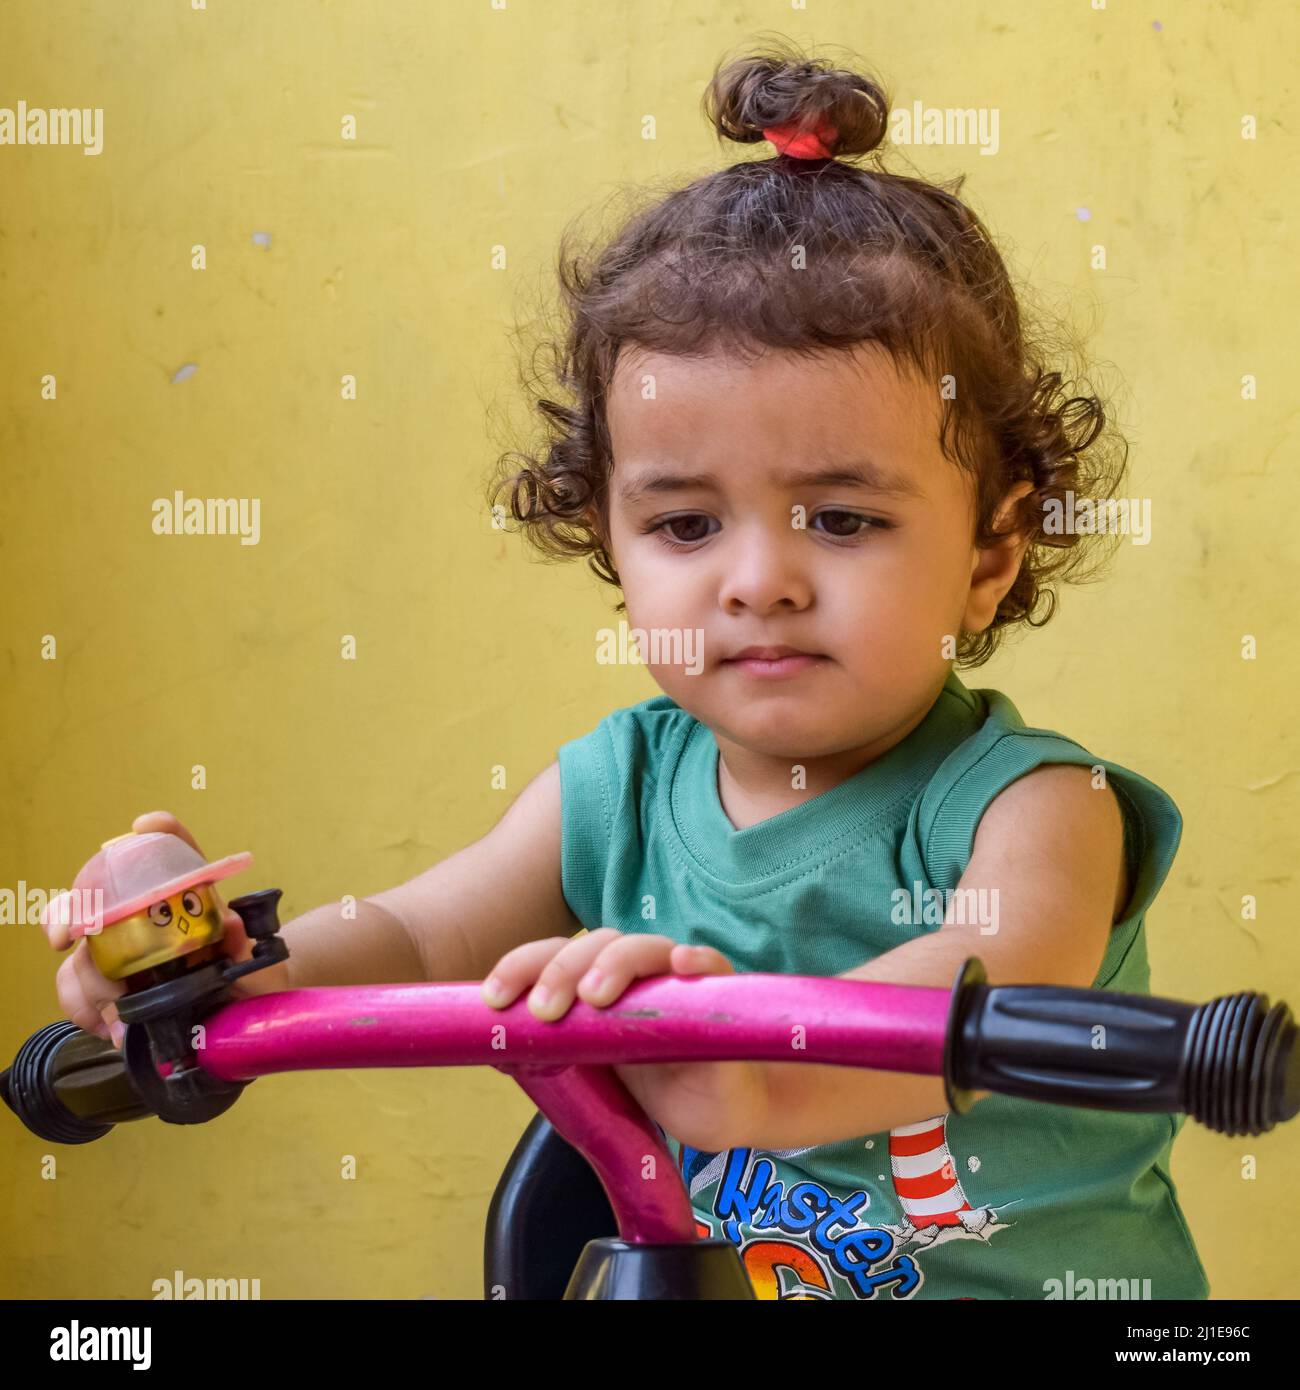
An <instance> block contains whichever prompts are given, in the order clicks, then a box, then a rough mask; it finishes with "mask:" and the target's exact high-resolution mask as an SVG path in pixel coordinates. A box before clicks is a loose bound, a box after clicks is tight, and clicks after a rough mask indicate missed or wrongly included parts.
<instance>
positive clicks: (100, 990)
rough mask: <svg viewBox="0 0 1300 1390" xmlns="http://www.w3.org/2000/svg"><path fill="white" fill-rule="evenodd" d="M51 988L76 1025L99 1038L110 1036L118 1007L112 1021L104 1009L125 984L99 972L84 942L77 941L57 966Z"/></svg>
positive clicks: (116, 996) (115, 997)
mask: <svg viewBox="0 0 1300 1390" xmlns="http://www.w3.org/2000/svg"><path fill="white" fill-rule="evenodd" d="M54 989H55V993H56V994H57V995H58V998H59V1007H60V1008H61V1009H62V1010H63V1012H64V1013H65V1014H66V1015H67V1017H68V1018H69V1019H70V1020H71V1021H72V1022H73V1023H75V1024H76V1025H77V1027H78V1028H80V1029H82V1030H83V1031H84V1032H87V1033H97V1034H98V1035H99V1036H100V1037H101V1038H107V1037H108V1036H109V1024H110V1022H111V1021H113V1020H116V1018H117V1010H116V1008H115V1007H114V1008H113V1015H112V1020H109V1019H107V1018H106V1017H105V1015H104V1009H105V1007H106V1006H112V1004H113V1001H114V1000H115V999H117V998H118V997H119V996H121V995H122V994H123V993H125V986H124V985H123V984H122V983H121V981H119V980H109V979H105V977H104V976H103V975H101V974H100V973H99V971H98V969H96V967H95V964H94V962H93V961H92V960H91V959H90V948H89V946H88V945H87V943H86V942H85V941H81V942H78V944H77V949H76V950H75V951H74V952H73V953H72V954H71V955H70V956H69V957H68V958H67V960H65V961H64V962H63V964H62V965H60V966H59V969H58V973H57V974H56V975H55V977H54Z"/></svg>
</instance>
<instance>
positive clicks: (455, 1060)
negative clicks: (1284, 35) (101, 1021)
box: [0, 836, 1300, 1300]
mask: <svg viewBox="0 0 1300 1390" xmlns="http://www.w3.org/2000/svg"><path fill="white" fill-rule="evenodd" d="M121 838H122V839H123V840H126V839H134V840H136V841H156V840H174V838H175V837H172V836H157V837H154V836H137V837H121ZM118 844H119V842H118V841H110V842H108V843H107V844H106V845H105V847H104V851H105V852H106V853H107V852H108V851H110V850H111V849H112V848H113V846H115V845H118ZM126 848H127V849H130V850H132V851H133V852H134V851H139V852H140V853H144V852H146V851H147V852H148V854H150V855H152V856H153V862H154V864H155V865H156V864H157V863H158V862H159V860H158V856H159V855H161V856H162V858H163V859H168V858H169V857H170V861H171V867H170V868H167V869H165V870H164V871H161V872H159V871H158V870H157V869H156V868H154V869H153V870H151V871H150V872H148V873H145V875H144V877H143V879H141V880H139V881H136V882H135V883H134V884H133V885H132V886H131V887H130V888H128V889H126V890H124V891H120V892H119V893H118V897H117V900H116V902H115V904H114V905H113V907H111V908H110V910H109V911H108V912H101V913H100V920H99V921H98V923H97V924H91V925H87V926H85V928H84V930H85V934H87V935H90V936H91V937H92V946H93V948H94V949H96V950H97V952H98V954H97V960H102V961H103V962H104V964H105V965H107V966H108V967H109V969H111V970H113V971H115V972H116V975H117V978H121V979H123V980H124V981H125V983H126V985H127V992H126V993H125V994H123V995H122V996H121V998H120V999H119V1000H118V1001H117V1007H118V1014H119V1017H120V1018H121V1020H122V1022H123V1024H124V1025H125V1034H124V1037H123V1039H122V1044H121V1048H120V1050H119V1049H118V1048H117V1047H114V1046H113V1045H112V1044H111V1043H109V1042H107V1041H105V1040H104V1039H102V1038H100V1037H98V1036H96V1035H94V1034H90V1033H86V1032H84V1031H82V1030H81V1029H80V1028H77V1027H76V1026H75V1025H73V1024H72V1023H70V1022H66V1021H62V1022H58V1023H52V1024H50V1025H48V1026H47V1027H45V1028H42V1029H41V1030H40V1031H38V1032H37V1033H36V1034H34V1035H33V1036H32V1037H31V1038H30V1039H28V1041H27V1042H26V1043H24V1044H23V1046H22V1047H21V1048H20V1050H19V1052H18V1054H17V1057H16V1058H15V1060H14V1062H13V1064H12V1066H10V1067H9V1068H7V1069H6V1070H5V1071H4V1072H2V1073H0V1093H2V1094H3V1098H4V1100H5V1102H6V1104H7V1105H8V1106H9V1108H10V1109H11V1110H12V1111H13V1112H14V1114H16V1115H17V1116H18V1118H19V1119H20V1120H21V1121H22V1122H23V1123H24V1124H25V1125H26V1126H27V1128H28V1129H30V1130H31V1131H32V1133H34V1134H37V1135H39V1136H40V1137H41V1138H43V1139H45V1140H46V1141H48V1142H51V1143H62V1144H83V1143H87V1142H89V1141H91V1140H95V1139H99V1138H102V1137H104V1136H105V1135H107V1134H108V1133H110V1131H111V1130H112V1129H113V1127H114V1126H115V1125H117V1124H121V1123H123V1122H124V1121H130V1120H136V1119H140V1118H144V1117H148V1116H156V1117H158V1118H160V1119H161V1120H163V1121H164V1122H166V1123H169V1124H199V1123H204V1122H207V1121H209V1120H212V1119H214V1118H215V1117H216V1116H218V1115H220V1114H222V1113H224V1112H225V1111H226V1110H228V1109H229V1108H230V1107H231V1106H232V1105H233V1104H234V1103H235V1101H236V1100H237V1099H238V1097H239V1096H240V1094H241V1093H242V1092H243V1090H244V1088H245V1087H246V1086H247V1085H248V1084H249V1083H250V1082H251V1081H253V1080H254V1079H255V1078H257V1077H262V1076H268V1075H270V1074H272V1073H275V1072H289V1071H304V1070H310V1069H319V1068H357V1067H445V1066H491V1067H495V1068H496V1069H497V1070H499V1071H501V1072H504V1073H505V1074H506V1075H508V1076H510V1077H512V1078H513V1079H514V1080H515V1081H516V1082H517V1083H518V1084H519V1085H520V1086H521V1087H522V1088H523V1090H524V1091H525V1092H526V1094H527V1095H528V1097H529V1099H530V1100H531V1101H532V1102H533V1103H534V1104H535V1105H536V1106H537V1110H538V1114H537V1115H536V1116H535V1117H534V1119H533V1121H532V1122H531V1123H530V1124H529V1126H528V1128H527V1130H526V1131H525V1133H524V1135H523V1137H522V1138H521V1140H520V1142H519V1144H518V1145H517V1147H516V1149H515V1151H514V1153H513V1154H512V1155H511V1158H510V1160H509V1163H508V1164H507V1166H506V1168H505V1170H504V1172H503V1174H502V1177H501V1179H500V1181H499V1182H498V1184H497V1186H496V1190H495V1194H494V1196H493V1199H492V1203H491V1207H490V1209H489V1213H488V1220H487V1231H486V1240H485V1250H484V1295H485V1297H486V1298H488V1299H500V1298H507V1299H512V1300H513V1299H557V1298H564V1299H747V1298H753V1297H754V1290H753V1287H752V1285H751V1283H750V1280H749V1277H748V1275H747V1273H746V1271H745V1268H744V1266H743V1264H742V1262H741V1259H740V1257H739V1254H738V1251H737V1248H736V1246H735V1245H734V1244H733V1243H732V1242H730V1241H728V1240H725V1239H721V1238H704V1237H701V1235H700V1233H699V1231H697V1228H696V1222H695V1218H694V1214H693V1211H692V1207H691V1203H690V1200H689V1198H688V1196H687V1192H686V1188H685V1185H684V1183H683V1180H682V1176H681V1174H680V1173H679V1171H678V1169H677V1166H676V1165H675V1163H674V1161H673V1158H672V1155H671V1153H670V1152H669V1150H668V1149H667V1147H666V1144H665V1141H664V1136H663V1133H662V1131H660V1130H659V1128H658V1127H657V1126H656V1125H655V1124H654V1123H653V1122H652V1120H651V1119H650V1118H649V1116H647V1115H646V1114H645V1112H644V1111H643V1110H641V1108H640V1107H639V1106H638V1105H637V1104H636V1102H635V1101H634V1100H633V1098H632V1096H631V1095H630V1093H629V1092H628V1090H627V1088H626V1087H625V1086H624V1085H623V1084H622V1082H621V1081H620V1080H619V1078H618V1076H617V1074H616V1072H615V1071H614V1067H615V1066H619V1065H632V1064H636V1063H652V1062H684V1061H709V1060H711V1061H734V1060H742V1059H757V1060H769V1061H782V1062H789V1061H795V1062H807V1063H812V1064H823V1065H834V1066H844V1067H869V1068H874V1069H878V1070H883V1071H894V1072H906V1073H913V1074H918V1075H929V1076H941V1077H942V1078H943V1083H944V1090H945V1095H946V1098H947V1102H948V1105H949V1107H950V1109H951V1110H952V1111H954V1112H956V1113H958V1114H964V1113H965V1112H966V1111H967V1110H968V1109H969V1108H970V1105H971V1104H972V1100H973V1096H974V1095H975V1093H976V1092H978V1091H989V1092H995V1093H998V1094H1001V1095H1007V1096H1015V1097H1020V1098H1022V1099H1026V1100H1031V1101H1040V1102H1047V1103H1051V1104H1056V1105H1073V1106H1086V1107H1094V1108H1099V1109H1106V1110H1116V1111H1148V1112H1163V1113H1169V1114H1178V1113H1181V1114H1185V1115H1188V1116H1190V1117H1191V1118H1193V1119H1195V1120H1196V1121H1197V1122H1198V1123H1200V1124H1203V1125H1205V1126H1206V1127H1208V1128H1210V1129H1212V1130H1215V1131H1216V1132H1218V1133H1220V1134H1225V1135H1241V1134H1251V1135H1254V1134H1261V1133H1264V1132H1266V1131H1267V1130H1269V1129H1271V1128H1273V1127H1274V1126H1275V1125H1277V1124H1278V1123H1280V1122H1283V1121H1286V1120H1289V1119H1292V1118H1293V1117H1294V1116H1295V1115H1296V1113H1297V1111H1300V1049H1298V1048H1297V1046H1296V1025H1295V1021H1294V1019H1293V1017H1292V1014H1291V1010H1290V1009H1289V1008H1288V1007H1287V1005H1286V1004H1285V1003H1281V1002H1278V1003H1276V1004H1273V1005H1272V1006H1271V1007H1270V1005H1269V1001H1268V998H1267V996H1265V995H1261V994H1257V993H1254V992H1249V991H1246V992H1240V993H1236V994H1232V995H1227V996H1223V997H1220V998H1217V999H1213V1000H1211V1001H1209V1002H1208V1003H1204V1004H1192V1003H1185V1002H1181V1001H1178V1000H1173V999H1163V998H1155V997H1151V996H1148V995H1136V994H1119V993H1112V992H1110V991H1101V990H1095V989H1070V988H1063V987H1056V986H1044V985H996V986H991V985H989V984H988V982H987V979H986V976H985V972H984V970H983V968H982V966H981V965H980V962H979V961H978V960H977V959H975V958H971V959H969V960H967V961H966V962H965V963H964V964H963V966H962V967H961V969H960V970H959V971H958V972H957V976H956V979H955V980H954V982H953V985H952V987H951V989H940V988H925V987H919V986H914V985H897V984H877V983H868V982H864V981H856V980H845V979H825V978H819V977H805V976H791V975H771V974H742V975H726V976H711V975H706V976H696V977H678V976H674V977H659V978H655V979H649V980H642V981H639V982H637V983H636V984H634V985H632V986H631V987H630V988H629V989H627V990H626V991H625V992H624V994H623V995H622V996H621V997H620V998H619V999H618V1000H617V1001H616V1003H614V1004H613V1005H611V1006H609V1007H607V1008H594V1007H592V1006H590V1005H587V1004H585V1003H583V1002H582V1001H581V1000H579V1001H577V1002H576V1003H575V1004H574V1005H573V1006H572V1007H571V1008H570V1010H569V1011H568V1013H567V1014H566V1015H565V1016H564V1017H563V1018H561V1019H559V1020H556V1021H543V1020H539V1019H537V1018H535V1017H534V1016H533V1015H532V1014H531V1013H530V1012H529V1010H528V1008H527V1006H526V1003H525V1002H524V1001H522V1000H521V1001H520V1002H518V1003H516V1004H514V1005H513V1006H512V1007H510V1008H507V1009H494V1008H491V1007H490V1006H489V1005H487V1004H485V1003H484V1002H483V1000H482V998H481V995H480V986H479V984H478V983H476V982H458V983H446V984H419V985H414V984H391V985H367V986H360V987H351V986H349V987H331V988H309V989H296V990H288V991H283V992H280V993H274V994H264V995H259V996H255V997H251V998H242V999H241V998H232V995H231V987H232V986H233V984H234V983H235V982H236V981H237V980H238V979H240V978H241V977H242V976H244V975H246V974H248V973H250V972H253V971H257V970H261V969H264V968H266V967H267V966H269V965H271V964H274V963H275V962H277V961H281V960H284V959H286V957H287V955H288V947H287V945H286V943H285V942H284V940H283V939H282V938H281V937H280V935H279V929H280V923H279V917H278V906H277V905H278V902H279V899H280V896H281V894H280V890H279V889H275V888H269V889H264V890H262V891H261V892H255V893H249V894H246V895H244V896H242V897H239V898H236V899H234V900H233V901H232V902H231V903H230V907H231V908H232V909H233V910H234V911H235V912H236V913H237V914H238V915H239V918H240V920H241V921H242V922H243V924H244V929H245V932H246V934H247V936H248V938H249V941H250V943H251V946H252V952H251V955H250V956H249V957H248V958H246V959H243V960H234V959H232V958H230V957H229V956H224V955H222V954H220V952H219V950H218V949H217V947H218V945H219V940H220V932H219V913H217V912H214V911H213V910H212V908H213V903H212V899H211V897H210V896H209V895H208V885H210V884H211V882H212V881H214V878H216V877H220V876H223V875H224V873H225V872H234V871H236V869H235V868H234V867H232V865H236V864H237V866H238V867H241V868H242V867H243V866H244V865H245V864H246V863H247V862H248V857H247V856H233V857H232V858H230V859H228V860H223V861H220V865H221V866H224V868H221V869H220V871H217V870H215V869H214V866H213V865H204V864H203V863H202V859H201V856H198V855H197V854H195V853H194V851H192V850H190V849H189V847H188V846H181V842H180V841H179V840H176V841H175V844H174V845H172V846H159V845H157V844H156V843H154V844H151V845H146V846H139V845H130V846H127V847H126ZM121 852H123V853H124V852H125V851H121ZM186 856H192V859H193V860H194V861H197V863H195V862H191V861H190V859H188V858H187V857H186ZM102 867H103V866H102V865H101V868H102ZM128 877H129V876H128ZM109 878H110V879H111V878H112V875H109ZM124 881H125V880H124V879H123V876H122V874H121V873H119V874H118V876H117V883H118V886H119V889H120V888H121V884H122V883H123V882H124ZM178 885H181V886H179V887H178ZM164 890H166V891H164ZM155 894H156V897H155V896H153V895H155ZM168 904H170V906H168ZM128 909H129V910H128ZM164 909H165V910H164ZM187 914H189V915H192V917H193V919H194V921H193V922H190V920H189V916H187ZM146 921H147V922H148V923H149V924H151V926H152V928H153V929H154V930H155V932H156V936H155V937H152V938H151V937H149V935H148V928H147V927H145V926H144V925H142V922H146ZM214 922H215V923H216V924H217V928H218V929H214V925H213V924H214ZM121 928H126V930H118V929H121ZM115 930H117V938H116V940H114V939H113V938H112V936H111V934H112V933H113V932H114V931H115ZM96 937H98V938H100V939H99V940H95V938H96ZM173 938H174V940H173ZM160 942H162V943H163V945H162V946H161V947H160V945H159V943H160ZM178 943H179V944H178ZM106 973H107V972H106ZM796 1025H797V1026H798V1028H799V1030H800V1037H801V1039H802V1046H801V1047H800V1048H799V1049H797V1050H793V1049H792V1048H791V1029H792V1027H793V1026H796ZM1099 1027H1102V1028H1104V1029H1105V1033H1106V1045H1105V1047H1104V1048H1102V1049H1099V1048H1098V1047H1097V1046H1096V1041H1095V1040H1096V1030H1097V1029H1098V1028H1099ZM647 1158H653V1159H654V1162H652V1163H647V1162H646V1160H647ZM557 1193H563V1194H564V1200H563V1204H557V1199H556V1194H557Z"/></svg>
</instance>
